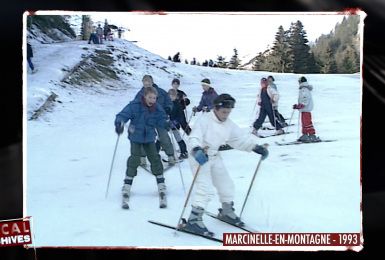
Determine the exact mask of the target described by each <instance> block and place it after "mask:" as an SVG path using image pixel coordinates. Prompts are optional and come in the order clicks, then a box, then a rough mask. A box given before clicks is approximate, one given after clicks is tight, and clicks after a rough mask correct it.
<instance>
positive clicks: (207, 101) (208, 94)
mask: <svg viewBox="0 0 385 260" xmlns="http://www.w3.org/2000/svg"><path fill="white" fill-rule="evenodd" d="M217 96H218V94H217V92H215V90H214V89H213V88H209V90H207V91H203V93H202V98H201V101H200V102H199V105H198V106H197V111H198V112H199V111H202V109H203V107H208V109H210V110H211V109H213V107H214V99H215V98H216V97H217Z"/></svg>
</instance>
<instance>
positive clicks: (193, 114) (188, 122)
mask: <svg viewBox="0 0 385 260" xmlns="http://www.w3.org/2000/svg"><path fill="white" fill-rule="evenodd" d="M186 114H187V111H186ZM193 116H195V112H193V113H191V115H190V118H189V119H188V121H187V125H186V128H187V127H189V126H190V121H191V119H192V117H193ZM185 134H186V131H183V134H182V139H183V137H184V135H185Z"/></svg>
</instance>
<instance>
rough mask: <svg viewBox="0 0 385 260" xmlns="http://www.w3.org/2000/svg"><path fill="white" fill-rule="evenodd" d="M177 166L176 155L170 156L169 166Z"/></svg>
mask: <svg viewBox="0 0 385 260" xmlns="http://www.w3.org/2000/svg"><path fill="white" fill-rule="evenodd" d="M175 164H176V160H175V157H174V155H169V156H168V165H169V166H173V165H175Z"/></svg>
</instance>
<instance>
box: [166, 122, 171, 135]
mask: <svg viewBox="0 0 385 260" xmlns="http://www.w3.org/2000/svg"><path fill="white" fill-rule="evenodd" d="M164 129H166V130H167V132H168V131H170V129H171V121H170V120H166V123H165V124H164Z"/></svg>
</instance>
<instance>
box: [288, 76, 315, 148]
mask: <svg viewBox="0 0 385 260" xmlns="http://www.w3.org/2000/svg"><path fill="white" fill-rule="evenodd" d="M298 84H299V95H298V104H294V105H293V109H298V110H299V112H301V122H302V136H301V137H300V138H299V139H298V141H300V142H304V143H311V142H319V141H321V140H320V139H319V137H317V136H316V135H315V129H314V126H313V122H312V119H311V111H312V110H313V106H314V104H313V98H312V95H311V91H312V90H313V86H311V85H309V83H308V82H307V79H306V78H305V77H300V78H299V80H298Z"/></svg>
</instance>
